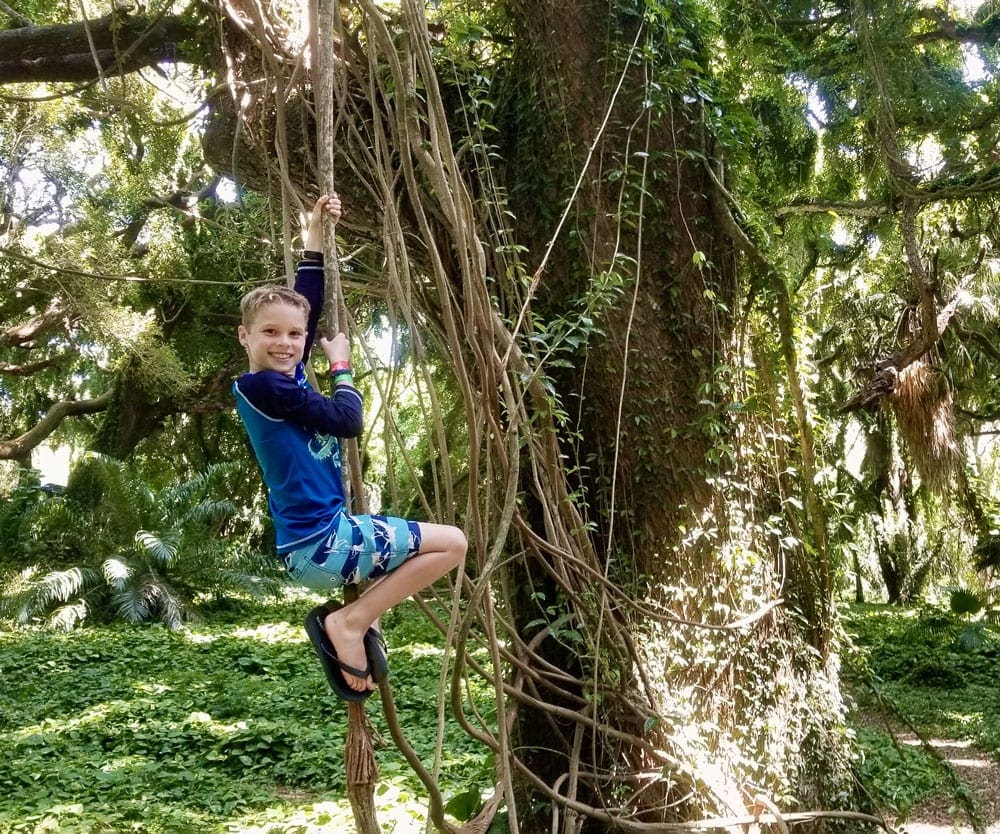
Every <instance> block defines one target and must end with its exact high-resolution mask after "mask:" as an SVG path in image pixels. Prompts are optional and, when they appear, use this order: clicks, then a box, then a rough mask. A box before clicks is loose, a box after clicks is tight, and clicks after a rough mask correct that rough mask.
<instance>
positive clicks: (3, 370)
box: [0, 359, 59, 376]
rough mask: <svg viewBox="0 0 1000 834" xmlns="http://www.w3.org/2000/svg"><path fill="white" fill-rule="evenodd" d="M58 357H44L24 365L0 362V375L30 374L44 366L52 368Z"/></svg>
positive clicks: (57, 361)
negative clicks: (39, 360)
mask: <svg viewBox="0 0 1000 834" xmlns="http://www.w3.org/2000/svg"><path fill="white" fill-rule="evenodd" d="M58 364H59V360H58V359H44V360H42V361H41V362H29V363H28V364H26V365H12V364H10V362H0V376H32V375H33V374H37V373H38V372H39V371H44V370H45V369H46V368H54V367H55V366H56V365H58Z"/></svg>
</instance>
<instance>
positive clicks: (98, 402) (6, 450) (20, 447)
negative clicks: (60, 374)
mask: <svg viewBox="0 0 1000 834" xmlns="http://www.w3.org/2000/svg"><path fill="white" fill-rule="evenodd" d="M113 394H114V390H113V389H109V390H107V391H105V392H104V393H103V394H101V396H99V397H95V398H94V399H92V400H62V401H60V402H57V403H56V404H55V405H53V406H52V407H51V408H50V409H49V410H48V411H47V412H45V416H44V417H42V419H41V420H39V421H38V422H37V423H35V425H34V426H32V427H31V428H30V429H28V431H26V432H25V433H24V434H22V435H21V436H20V437H15V438H13V439H11V440H0V460H17V459H20V458H23V457H24V456H25V455H27V454H28V453H29V452H30V451H31V450H32V449H34V448H35V447H36V446H38V445H39V444H40V443H41V442H42V441H43V440H45V438H47V437H48V436H49V435H50V434H52V432H54V431H55V430H56V429H57V428H59V424H60V423H62V421H63V420H65V419H66V418H67V417H74V416H77V415H79V414H96V413H97V412H98V411H104V409H106V408H107V407H108V405H109V404H110V402H111V397H112V395H113Z"/></svg>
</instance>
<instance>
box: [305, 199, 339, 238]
mask: <svg viewBox="0 0 1000 834" xmlns="http://www.w3.org/2000/svg"><path fill="white" fill-rule="evenodd" d="M324 214H325V215H327V216H328V217H329V218H330V219H331V220H332V221H333V222H334V224H336V223H337V222H338V221H339V220H340V218H341V216H342V215H343V206H342V205H341V203H340V197H338V196H337V195H336V194H321V195H320V196H319V198H318V199H317V200H316V204H315V205H314V206H313V209H312V211H311V212H309V218H308V220H307V221H306V226H305V231H304V232H303V235H302V248H303V249H305V250H306V251H308V252H322V251H323V215H324Z"/></svg>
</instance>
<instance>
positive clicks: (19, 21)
mask: <svg viewBox="0 0 1000 834" xmlns="http://www.w3.org/2000/svg"><path fill="white" fill-rule="evenodd" d="M0 13H2V14H5V15H7V17H9V18H10V22H11V23H13V24H14V26H15V27H23V26H31V25H33V24H32V22H31V21H30V20H29V19H28V18H26V17H25V16H24V15H22V14H21V13H20V12H18V11H17V10H16V9H12V8H11V7H10V6H8V5H7V4H6V3H4V2H2V0H0Z"/></svg>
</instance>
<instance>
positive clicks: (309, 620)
mask: <svg viewBox="0 0 1000 834" xmlns="http://www.w3.org/2000/svg"><path fill="white" fill-rule="evenodd" d="M328 613H329V609H328V608H326V607H325V606H322V605H320V606H317V607H316V608H314V609H312V611H310V612H309V614H308V615H306V622H305V626H306V633H307V634H308V635H309V639H310V640H311V641H312V643H313V647H314V648H315V649H316V654H317V655H318V656H319V660H320V663H322V664H323V671H324V672H326V680H327V683H329V685H330V688H331V689H332V690H333V691H334V692H335V693H336V694H337V695H338V696H339V697H341V698H343V699H344V700H345V701H363V700H365V698H367V697H368V696H369V695H371V694H372V691H373V690H372V689H369V688H362V689H355V688H353V687H352V686H350V685H349V683H348V681H349V680H350V681H354V680H358V681H364V680H366V679H367V678H368V677H369V674H370V673H369V669H368V666H365V667H363V668H357V667H355V666H353V665H351V664H350V663H347V662H346V661H344V660H342V659H341V658H340V657H339V656H338V655H337V650H336V648H335V647H334V645H333V642H332V641H331V640H330V638H329V636H328V635H327V632H326V629H325V628H324V621H325V619H326V617H327V615H328Z"/></svg>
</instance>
